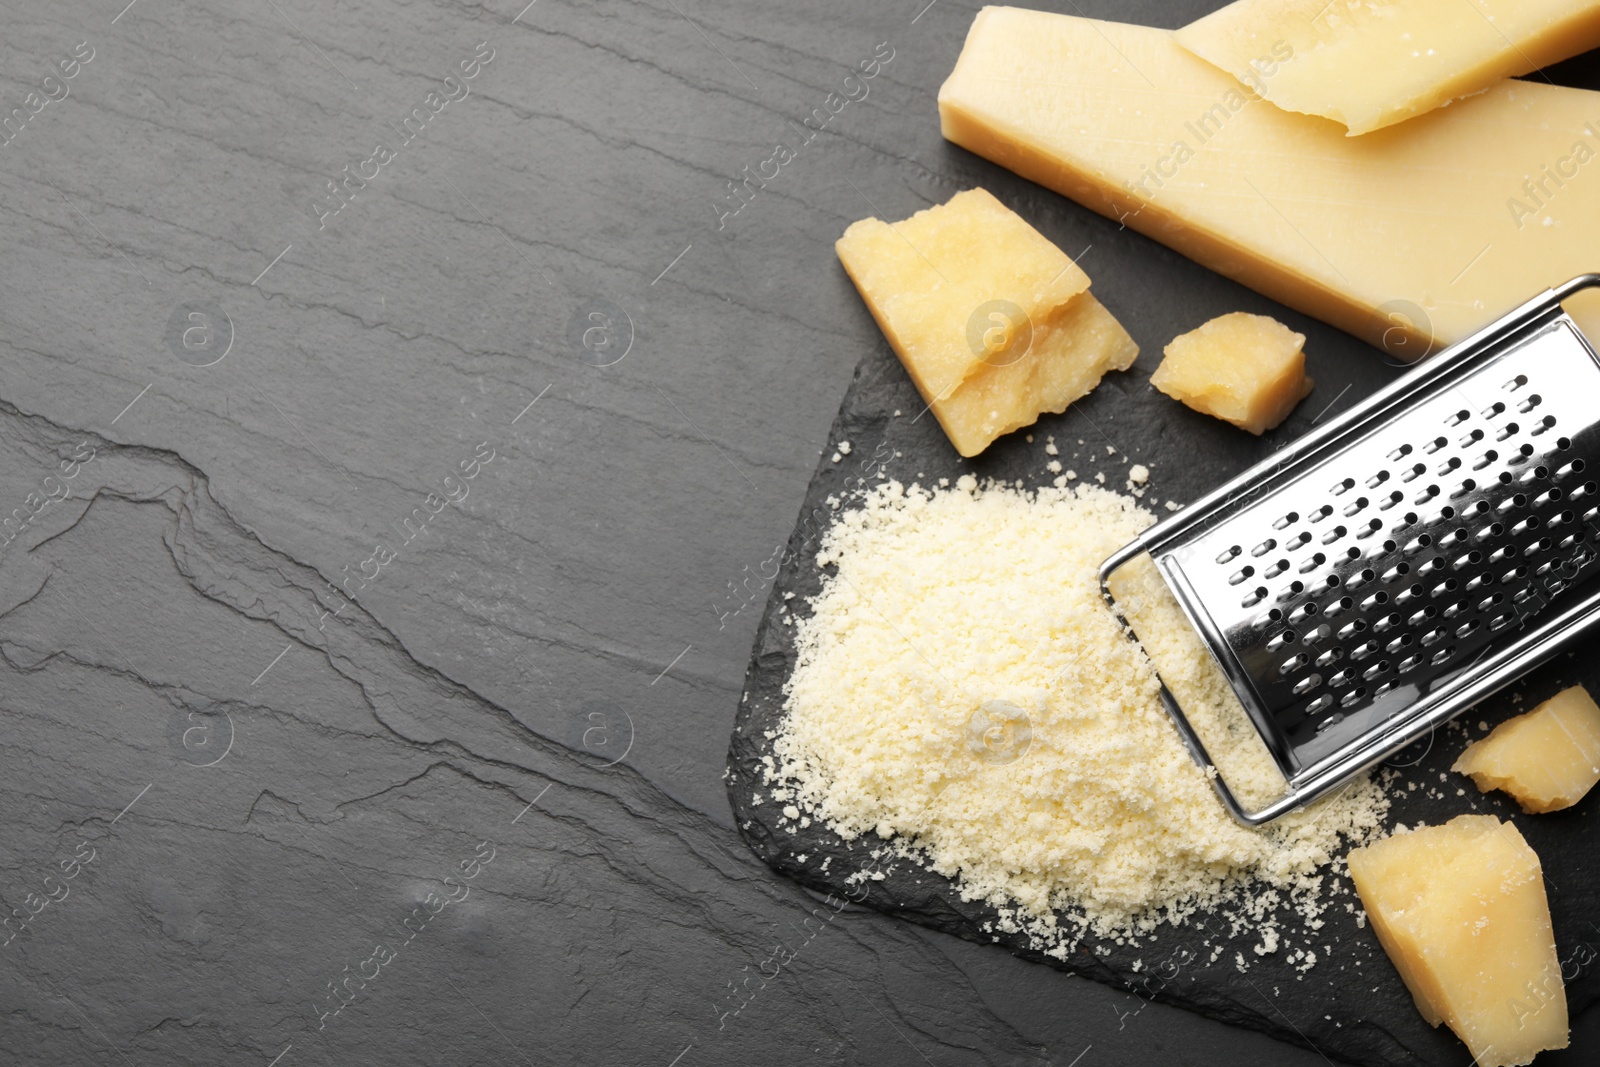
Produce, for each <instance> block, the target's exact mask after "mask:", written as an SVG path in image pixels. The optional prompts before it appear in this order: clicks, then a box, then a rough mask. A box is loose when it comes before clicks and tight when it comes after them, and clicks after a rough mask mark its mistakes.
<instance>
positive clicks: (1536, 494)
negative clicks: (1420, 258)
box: [1158, 329, 1600, 770]
mask: <svg viewBox="0 0 1600 1067" xmlns="http://www.w3.org/2000/svg"><path fill="white" fill-rule="evenodd" d="M1597 398H1600V364H1597V363H1596V361H1595V358H1594V356H1593V355H1592V354H1591V353H1590V352H1589V350H1588V348H1587V347H1586V346H1585V345H1584V343H1583V342H1582V341H1581V340H1580V339H1579V336H1578V335H1577V334H1576V332H1575V331H1571V330H1567V329H1563V330H1560V331H1555V332H1547V333H1545V334H1543V335H1541V336H1540V337H1538V338H1536V339H1534V340H1531V341H1529V342H1527V343H1525V344H1524V345H1522V346H1519V347H1518V348H1516V349H1513V350H1511V351H1508V352H1505V353H1503V354H1501V355H1500V356H1499V357H1498V358H1495V359H1493V360H1490V361H1488V362H1486V363H1484V364H1482V365H1481V366H1479V367H1478V368H1476V369H1475V370H1473V371H1472V372H1471V373H1470V374H1468V375H1465V376H1464V377H1462V378H1461V379H1460V380H1458V381H1455V382H1452V383H1450V384H1449V385H1448V386H1447V387H1446V388H1444V389H1442V390H1441V391H1440V392H1438V393H1437V394H1436V395H1432V396H1427V397H1425V398H1421V399H1418V400H1416V401H1413V404H1412V406H1411V407H1409V408H1408V410H1407V411H1406V412H1405V413H1404V414H1403V415H1402V416H1400V417H1399V418H1396V419H1395V420H1394V421H1393V422H1391V423H1389V424H1388V425H1385V426H1383V427H1381V428H1380V429H1379V430H1377V431H1376V432H1373V433H1371V434H1370V435H1369V436H1367V437H1366V438H1364V439H1362V440H1360V441H1357V442H1355V443H1352V444H1350V445H1349V446H1348V447H1347V448H1346V449H1345V450H1344V451H1342V452H1341V453H1340V454H1338V455H1337V456H1336V457H1335V458H1333V459H1332V460H1330V461H1328V462H1326V463H1325V464H1323V465H1322V466H1320V467H1318V468H1317V469H1315V470H1313V471H1311V472H1308V473H1307V474H1305V475H1303V476H1301V477H1300V478H1298V479H1296V480H1295V481H1293V482H1291V483H1289V484H1288V485H1286V486H1284V487H1283V488H1281V489H1279V490H1277V491H1275V492H1273V493H1271V494H1270V495H1267V496H1265V497H1264V498H1262V499H1259V500H1256V501H1253V502H1251V503H1249V504H1247V505H1246V506H1244V507H1243V508H1241V509H1240V510H1239V511H1237V512H1235V513H1234V514H1233V515H1232V516H1230V517H1229V518H1228V519H1227V520H1226V521H1225V522H1222V523H1219V524H1217V525H1216V526H1214V527H1212V528H1211V529H1209V530H1207V531H1206V532H1205V533H1204V534H1203V535H1201V536H1200V537H1198V538H1196V539H1195V540H1194V541H1193V542H1191V543H1190V544H1188V545H1186V546H1184V547H1183V548H1180V549H1177V550H1175V551H1173V552H1171V553H1170V554H1169V555H1167V556H1166V557H1164V558H1163V557H1158V563H1161V564H1162V565H1163V569H1164V570H1166V571H1168V574H1169V578H1170V577H1171V576H1172V574H1171V568H1173V567H1174V566H1175V567H1176V568H1178V569H1180V570H1181V573H1182V580H1183V581H1184V582H1185V583H1186V584H1187V585H1188V586H1189V588H1190V589H1191V590H1192V591H1193V594H1194V596H1195V598H1196V600H1197V601H1198V602H1199V604H1200V605H1201V606H1202V609H1203V610H1204V611H1205V613H1206V614H1207V615H1208V616H1209V618H1210V621H1211V623H1212V625H1213V626H1214V627H1215V628H1216V631H1217V632H1218V633H1220V634H1221V635H1222V637H1223V639H1224V640H1225V642H1226V646H1227V650H1228V651H1229V652H1230V653H1231V654H1232V656H1233V657H1234V659H1235V660H1236V662H1237V664H1238V665H1239V668H1240V670H1241V673H1242V674H1243V675H1244V677H1245V678H1246V679H1247V680H1248V682H1249V684H1250V686H1251V689H1252V691H1253V695H1254V696H1255V697H1256V700H1257V709H1256V710H1258V711H1259V712H1260V713H1262V714H1260V715H1257V716H1256V717H1257V722H1258V725H1260V724H1261V720H1262V716H1263V715H1264V716H1265V717H1266V718H1267V719H1268V720H1270V724H1271V726H1272V727H1273V728H1274V732H1275V733H1276V734H1277V735H1278V737H1277V739H1276V740H1277V743H1276V744H1273V741H1274V738H1273V737H1272V736H1269V737H1268V741H1269V745H1272V747H1274V748H1275V750H1276V751H1277V753H1278V754H1279V756H1280V762H1283V763H1284V764H1285V769H1286V770H1293V769H1296V768H1298V767H1301V766H1304V765H1306V764H1308V763H1310V762H1314V761H1315V760H1316V759H1318V758H1319V757H1320V756H1322V755H1325V754H1326V753H1328V752H1331V751H1333V750H1334V749H1336V748H1337V747H1339V746H1340V745H1341V744H1342V743H1343V742H1344V741H1345V740H1347V739H1348V736H1349V735H1350V734H1351V733H1353V732H1354V733H1359V732H1365V730H1366V729H1367V728H1368V725H1369V724H1370V723H1371V722H1372V721H1373V720H1374V719H1381V718H1383V717H1385V715H1386V714H1387V712H1388V711H1389V710H1390V709H1392V708H1397V707H1401V706H1404V705H1406V704H1409V703H1411V702H1412V701H1414V700H1415V699H1416V698H1417V697H1418V696H1419V695H1421V694H1422V693H1424V692H1426V691H1428V689H1429V688H1430V687H1431V686H1433V685H1434V684H1436V683H1437V682H1438V681H1439V680H1440V679H1442V678H1446V677H1450V676H1452V675H1454V674H1455V673H1456V672H1457V671H1459V670H1460V668H1461V667H1462V666H1464V665H1465V664H1467V663H1470V662H1471V661H1472V659H1473V657H1474V656H1476V655H1477V654H1478V653H1479V652H1480V651H1481V650H1482V649H1484V648H1485V647H1486V646H1487V645H1488V644H1489V643H1490V642H1492V641H1493V640H1494V638H1495V635H1497V634H1499V633H1501V632H1503V631H1506V630H1508V629H1516V628H1518V627H1519V626H1520V625H1522V624H1523V623H1524V621H1525V620H1527V619H1529V618H1531V617H1532V616H1533V615H1534V614H1536V613H1538V612H1539V611H1540V610H1542V609H1543V608H1544V607H1546V606H1547V605H1548V604H1549V603H1550V602H1551V601H1552V600H1553V599H1554V598H1556V597H1558V596H1559V595H1560V594H1561V593H1562V592H1563V591H1564V590H1565V589H1566V588H1568V587H1569V586H1571V585H1572V584H1574V583H1576V582H1581V581H1582V580H1583V579H1584V578H1585V577H1587V576H1589V575H1591V574H1592V573H1594V572H1595V571H1596V569H1597V561H1600V549H1597V547H1596V546H1597V544H1600V531H1597V529H1596V525H1597V519H1600V495H1597V494H1600V483H1597V482H1596V480H1595V478H1596V476H1597V475H1600V431H1597V421H1600V407H1597V405H1596V399H1597ZM1341 726H1343V727H1344V728H1343V729H1340V728H1339V727H1341Z"/></svg>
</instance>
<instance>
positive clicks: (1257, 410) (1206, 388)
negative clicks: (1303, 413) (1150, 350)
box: [1150, 311, 1313, 434]
mask: <svg viewBox="0 0 1600 1067" xmlns="http://www.w3.org/2000/svg"><path fill="white" fill-rule="evenodd" d="M1305 343H1306V335H1305V334H1303V333H1296V332H1295V331H1293V330H1291V329H1289V327H1287V326H1285V325H1284V324H1283V323H1281V322H1279V321H1278V320H1277V319H1274V318H1271V317H1270V316H1267V315H1251V314H1249V313H1248V312H1244V311H1235V312H1232V313H1230V314H1227V315H1220V316H1218V317H1217V318H1214V319H1212V320H1211V321H1210V322H1207V323H1205V324H1204V325H1201V326H1198V327H1196V328H1195V329H1193V330H1190V331H1189V332H1188V333H1186V334H1181V335H1179V336H1178V337H1175V338H1173V340H1172V342H1171V343H1170V344H1168V345H1167V348H1166V358H1165V359H1163V360H1162V361H1161V366H1159V367H1157V368H1156V372H1155V374H1153V375H1151V376H1150V384H1151V385H1153V386H1155V387H1156V388H1157V389H1159V390H1161V391H1162V392H1163V393H1166V394H1167V395H1168V396H1170V397H1172V398H1173V399H1175V400H1180V401H1182V402H1183V403H1185V404H1187V405H1188V406H1189V407H1191V408H1194V409H1195V410H1196V411H1199V412H1203V413H1205V414H1207V415H1215V416H1216V417H1217V418H1219V419H1222V420H1223V421H1225V422H1231V423H1233V424H1234V425H1235V426H1237V427H1239V428H1240V429H1241V430H1249V431H1250V432H1251V433H1253V434H1260V433H1262V432H1263V431H1265V430H1270V429H1272V428H1273V427H1274V426H1277V425H1278V424H1279V423H1281V422H1282V421H1283V420H1284V419H1286V418H1288V417H1289V412H1291V411H1293V410H1294V406H1295V405H1296V404H1298V403H1300V401H1302V400H1304V399H1305V398H1306V395H1307V394H1308V393H1310V392H1311V386H1312V384H1313V383H1312V381H1311V379H1310V378H1308V377H1306V354H1305V351H1304V350H1303V348H1302V347H1301V346H1302V345H1304V344H1305Z"/></svg>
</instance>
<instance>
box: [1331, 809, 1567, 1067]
mask: <svg viewBox="0 0 1600 1067" xmlns="http://www.w3.org/2000/svg"><path fill="white" fill-rule="evenodd" d="M1348 862H1349V865H1350V877H1351V878H1352V879H1354V881H1355V884H1356V891H1357V892H1359V893H1360V894H1361V903H1362V906H1363V907H1364V908H1365V909H1366V912H1367V917H1368V918H1369V919H1371V920H1372V928H1373V930H1374V931H1375V932H1376V933H1377V935H1378V940H1379V941H1380V942H1382V944H1383V948H1384V951H1385V952H1387V953H1388V954H1389V958H1390V959H1391V960H1392V961H1393V962H1394V965H1395V969H1396V970H1398V971H1399V972H1400V977H1401V978H1403V979H1404V980H1405V983H1406V987H1407V988H1408V989H1410V990H1411V995H1412V997H1413V998H1414V999H1415V1000H1416V1002H1417V1009H1418V1010H1419V1011H1421V1012H1422V1015H1423V1017H1424V1018H1425V1019H1427V1020H1428V1022H1429V1024H1430V1025H1432V1026H1438V1025H1439V1023H1441V1022H1445V1023H1448V1024H1449V1025H1450V1029H1452V1030H1454V1031H1455V1032H1456V1036H1457V1037H1459V1038H1461V1040H1462V1041H1464V1042H1466V1045H1467V1048H1468V1049H1469V1050H1470V1051H1471V1052H1472V1054H1473V1056H1474V1057H1476V1058H1475V1060H1474V1062H1475V1063H1476V1064H1478V1067H1511V1065H1515V1064H1526V1063H1531V1062H1532V1061H1533V1057H1534V1055H1535V1054H1537V1053H1538V1052H1541V1051H1543V1050H1544V1049H1556V1048H1566V1047H1567V995H1566V989H1565V987H1564V986H1563V985H1562V981H1561V964H1560V963H1559V962H1558V960H1557V958H1556V944H1555V937H1554V935H1553V934H1552V932H1551V926H1550V907H1549V903H1548V902H1547V900H1546V899H1545V893H1544V873H1543V871H1542V870H1541V869H1540V866H1539V857H1538V856H1537V855H1535V854H1534V851H1533V849H1532V848H1530V847H1529V846H1528V843H1527V842H1526V841H1524V840H1523V839H1522V835H1521V834H1520V833H1518V832H1517V828H1516V827H1515V826H1513V825H1511V824H1510V823H1502V822H1501V821H1500V820H1499V819H1496V818H1495V817H1494V816H1492V815H1460V816H1457V817H1456V818H1454V819H1451V820H1450V821H1449V822H1447V823H1445V824H1444V825H1443V826H1427V827H1422V828H1419V829H1417V830H1413V831H1412V832H1410V833H1404V834H1396V835H1395V836H1393V837H1388V838H1385V839H1384V840H1382V841H1379V842H1377V843H1375V844H1372V845H1368V846H1366V847H1364V848H1358V849H1354V850H1352V851H1351V852H1350V854H1349V856H1348Z"/></svg>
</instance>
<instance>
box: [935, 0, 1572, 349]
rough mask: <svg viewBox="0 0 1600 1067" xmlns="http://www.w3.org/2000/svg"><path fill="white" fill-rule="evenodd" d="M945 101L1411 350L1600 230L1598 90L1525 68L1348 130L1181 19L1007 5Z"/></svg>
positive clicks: (1467, 326)
mask: <svg viewBox="0 0 1600 1067" xmlns="http://www.w3.org/2000/svg"><path fill="white" fill-rule="evenodd" d="M939 114H940V120H941V124H942V127H943V130H944V135H945V136H946V137H947V138H949V139H950V140H951V141H954V142H955V143H956V144H959V145H962V146H963V147H965V148H968V149H970V150H972V151H974V152H976V153H978V154H979V155H982V156H985V157H986V158H988V159H991V160H993V161H994V162H996V163H998V164H1000V165H1002V166H1005V167H1007V168H1009V169H1011V170H1013V171H1015V172H1016V173H1018V174H1021V175H1022V176H1024V177H1026V178H1030V179H1032V180H1033V181H1036V182H1039V183H1040V184H1042V185H1045V186H1047V187H1049V188H1051V189H1054V190H1056V191H1057V192H1060V193H1062V194H1064V195H1066V196H1069V197H1071V198H1073V199H1074V200H1077V201H1078V202H1079V203H1081V204H1083V205H1084V206H1086V207H1088V208H1090V209H1092V210H1094V211H1098V212H1100V213H1102V214H1104V215H1107V216H1109V217H1111V218H1113V219H1117V220H1119V221H1121V222H1123V223H1125V224H1126V225H1128V226H1130V227H1132V228H1134V229H1136V230H1139V231H1140V232H1142V233H1145V234H1147V235H1149V236H1150V237H1153V238H1155V239H1156V240H1158V241H1161V242H1162V243H1164V244H1167V245H1169V246H1171V247H1172V248H1175V249H1177V250H1178V251H1180V252H1182V253H1184V254H1185V255H1188V256H1190V257H1191V258H1193V259H1195V260H1197V261H1199V262H1200V263H1202V264H1204V265H1206V266H1208V267H1210V268H1211V269H1213V270H1216V271H1218V272H1219V273H1221V274H1224V275H1226V276H1227V277H1230V278H1233V279H1234V280H1236V281H1239V282H1241V283H1243V284H1245V285H1248V286H1250V287H1251V288H1254V289H1256V290H1258V291H1260V292H1262V293H1264V294H1266V295H1267V296H1270V297H1272V298H1274V299H1276V300H1278V301H1280V302H1282V303H1285V304H1288V305H1289V306H1291V307H1294V308H1296V309H1298V310H1300V311H1303V312H1305V313H1306V314H1309V315H1312V316H1315V317H1316V318H1319V319H1322V320H1324V321H1326V322H1330V323H1332V324H1334V325H1335V326H1339V327H1341V328H1342V329H1345V330H1348V331H1349V332H1351V333H1353V334H1356V335H1357V336H1360V337H1363V338H1366V339H1367V340H1369V341H1371V342H1372V343H1373V344H1376V345H1380V346H1383V347H1386V348H1387V349H1388V350H1389V351H1390V352H1391V353H1393V354H1395V355H1397V356H1399V357H1401V358H1413V357H1415V356H1420V355H1422V354H1423V353H1424V352H1425V351H1427V350H1429V349H1430V348H1433V347H1437V346H1438V345H1440V344H1445V343H1449V342H1453V341H1457V340H1460V339H1461V338H1462V337H1465V336H1466V335H1467V334H1469V333H1471V332H1473V331H1474V330H1476V329H1477V328H1479V327H1481V326H1483V325H1485V324H1486V323H1488V322H1489V321H1491V320H1493V319H1494V318H1496V317H1498V316H1500V315H1502V314H1504V313H1505V312H1507V311H1509V310H1511V309H1512V308H1513V307H1516V306H1518V305H1520V304H1521V303H1523V302H1524V301H1526V300H1528V299H1529V298H1530V297H1532V296H1535V295H1537V294H1538V293H1539V292H1541V291H1543V290H1544V289H1545V288H1547V287H1549V286H1551V285H1555V284H1559V283H1561V282H1564V281H1566V280H1567V279H1569V278H1571V277H1573V276H1575V275H1578V274H1582V273H1585V272H1587V271H1590V270H1593V269H1594V268H1595V264H1596V251H1595V250H1596V249H1597V248H1600V162H1595V160H1596V159H1597V158H1600V125H1595V124H1600V93H1594V92H1589V91H1586V90H1580V89H1567V88H1558V87H1556V86H1553V85H1548V84H1544V83H1537V82H1519V81H1506V82H1501V83H1498V84H1497V85H1495V86H1493V87H1491V88H1489V89H1487V90H1485V91H1484V92H1482V93H1480V94H1479V95H1477V96H1474V97H1471V98H1469V99H1466V100H1461V101H1457V102H1456V103H1454V104H1452V105H1451V106H1450V107H1447V108H1440V109H1437V110H1435V111H1432V112H1430V113H1428V114H1426V115H1421V116H1418V117H1417V118H1415V119H1413V120H1411V121H1409V122H1406V123H1404V124H1403V125H1400V126H1396V127H1394V128H1392V129H1387V130H1379V131H1376V132H1374V133H1370V134H1367V135H1365V136H1362V137H1346V136H1345V131H1344V130H1343V129H1342V128H1341V127H1339V125H1338V124H1337V123H1333V122H1330V121H1328V120H1326V119H1320V118H1312V117H1309V116H1305V115H1298V114H1293V113H1291V112H1287V111H1282V110H1280V109H1278V108H1276V107H1273V106H1272V105H1270V104H1268V103H1266V102H1265V101H1263V100H1261V99H1259V98H1258V97H1255V96H1254V95H1253V94H1252V93H1251V91H1250V90H1249V89H1247V88H1245V87H1244V86H1242V85H1240V83H1239V82H1237V81H1235V80H1234V79H1233V78H1232V77H1231V76H1229V75H1228V74H1226V73H1224V72H1223V71H1221V70H1219V69H1218V68H1216V67H1214V66H1212V65H1211V64H1209V63H1207V62H1205V61H1204V60H1202V59H1200V58H1198V57H1197V56H1195V55H1193V54H1192V53H1190V52H1188V51H1186V50H1185V49H1183V48H1182V47H1180V46H1179V45H1178V44H1176V43H1175V42H1174V40H1173V38H1172V35H1171V34H1170V33H1169V32H1168V31H1166V30H1160V29H1153V28H1149V27H1143V26H1129V25H1125V24H1121V23H1114V22H1099V21H1093V20H1089V19H1082V18H1076V17H1073V16H1069V15H1056V14H1049V13H1044V12H1034V11H1023V10H1019V9H1016V8H997V7H990V8H984V9H983V10H982V11H980V12H979V13H978V16H977V18H976V19H975V20H974V22H973V25H972V29H971V31H970V32H969V34H968V36H967V41H966V45H965V47H964V48H963V49H962V52H961V57H960V59H959V60H958V61H957V63H956V66H955V69H954V71H953V72H952V73H951V75H950V77H949V78H948V79H947V80H946V81H945V83H944V86H943V87H942V88H941V89H940V91H939ZM1590 169H1593V170H1594V171H1595V173H1594V174H1592V175H1591V174H1590V173H1589V170H1590ZM1557 183H1560V184H1559V185H1558V184H1557Z"/></svg>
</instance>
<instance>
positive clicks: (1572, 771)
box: [1450, 685, 1600, 812]
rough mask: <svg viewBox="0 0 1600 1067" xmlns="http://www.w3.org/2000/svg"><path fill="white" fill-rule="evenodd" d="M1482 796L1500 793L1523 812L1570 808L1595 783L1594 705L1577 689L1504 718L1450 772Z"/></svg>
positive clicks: (1599, 722)
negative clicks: (1463, 777)
mask: <svg viewBox="0 0 1600 1067" xmlns="http://www.w3.org/2000/svg"><path fill="white" fill-rule="evenodd" d="M1450 769H1451V770H1453V771H1460V772H1461V773H1462V774H1466V775H1471V777H1472V780H1473V781H1474V782H1476V783H1478V788H1479V789H1481V790H1482V791H1483V792H1485V793H1487V792H1488V791H1489V790H1491V789H1503V790H1505V791H1506V792H1507V793H1510V794H1511V795H1512V796H1513V797H1516V799H1517V803H1519V804H1521V805H1522V810H1523V811H1528V812H1545V811H1560V810H1561V809H1562V808H1570V807H1572V805H1574V804H1576V803H1577V802H1578V801H1580V800H1582V799H1583V797H1584V794H1586V793H1588V792H1589V790H1590V789H1592V788H1594V784H1595V783H1596V782H1600V707H1596V706H1595V702H1594V700H1593V698H1591V697H1590V696H1589V691H1588V690H1586V689H1584V687H1583V686H1581V685H1575V686H1573V687H1572V688H1571V689H1563V690H1562V691H1561V692H1559V693H1557V694H1556V695H1555V696H1553V697H1551V698H1550V699H1549V700H1546V701H1545V702H1544V703H1543V704H1540V705H1539V706H1538V707H1536V708H1534V709H1533V710H1532V711H1530V712H1527V713H1526V714H1523V715H1518V716H1517V717H1516V718H1514V719H1507V720H1506V721H1505V722H1503V723H1501V724H1500V725H1499V726H1496V727H1495V728H1494V731H1493V732H1492V733H1490V734H1489V736H1487V737H1484V738H1480V739H1479V740H1477V741H1474V742H1473V743H1472V744H1470V745H1468V746H1467V750H1466V751H1465V752H1463V753H1461V758H1460V759H1458V760H1456V762H1455V766H1454V767H1451V768H1450Z"/></svg>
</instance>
